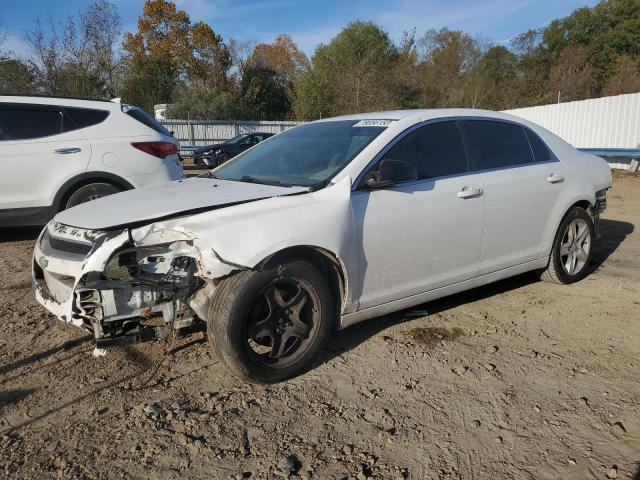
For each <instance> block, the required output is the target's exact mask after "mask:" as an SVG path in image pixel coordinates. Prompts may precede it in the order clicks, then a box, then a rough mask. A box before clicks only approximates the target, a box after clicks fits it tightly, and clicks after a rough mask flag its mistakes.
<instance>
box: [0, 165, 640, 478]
mask: <svg viewBox="0 0 640 480" xmlns="http://www.w3.org/2000/svg"><path fill="white" fill-rule="evenodd" d="M639 205H640V178H639V177H630V176H625V177H619V178H616V179H615V181H614V188H613V190H611V191H610V193H609V209H608V210H607V212H606V214H605V215H604V220H603V221H602V238H601V239H600V240H599V241H598V242H597V244H596V245H595V249H596V250H595V258H594V264H593V269H594V273H593V274H592V275H590V276H589V277H588V278H587V279H585V280H584V281H582V282H580V283H579V284H576V285H573V286H568V287H564V286H557V285H551V284H546V283H542V282H539V281H538V280H537V279H536V277H535V276H534V275H523V276H519V277H516V278H513V279H509V280H506V281H502V282H500V283H497V284H494V285H491V286H488V287H484V288H480V289H476V290H473V291H470V292H467V293H464V294H459V295H455V296H453V297H449V298H446V299H443V300H439V301H436V302H431V303H428V304H426V305H424V306H422V307H421V308H420V310H416V311H413V312H404V313H401V314H395V315H391V316H386V317H382V318H379V319H375V320H371V321H369V322H366V323H363V324H360V325H356V326H354V327H352V328H350V329H347V330H345V331H342V332H338V333H336V334H335V335H334V336H333V338H332V340H331V343H330V346H329V348H328V349H327V350H326V352H325V353H324V355H323V357H322V358H321V359H320V360H319V361H318V364H317V366H316V367H315V368H314V369H313V370H312V371H311V372H310V373H308V374H306V375H304V376H302V377H300V378H297V379H295V380H292V381H289V382H287V383H283V384H280V385H276V386H269V387H256V386H252V385H247V384H243V383H239V382H238V381H236V380H235V379H234V378H232V377H230V376H229V375H228V373H227V372H226V371H225V370H224V369H223V368H221V365H220V364H219V363H218V361H217V360H216V359H215V358H214V357H213V356H212V354H211V353H210V351H209V347H208V345H207V343H206V341H205V336H204V332H202V331H195V332H192V333H190V334H189V335H187V336H186V337H184V338H179V339H170V340H169V341H167V342H160V341H154V342H147V343H139V344H132V345H121V346H114V347H112V348H110V349H109V352H108V354H107V356H106V357H104V358H94V357H93V356H92V355H91V352H92V350H93V346H92V343H91V341H90V339H89V338H88V337H87V336H86V335H85V334H83V333H82V331H80V330H78V329H76V328H74V327H72V326H69V325H66V324H63V323H61V322H59V321H56V320H55V319H54V318H53V317H52V316H51V315H49V314H47V312H46V311H45V310H44V309H43V308H41V307H40V306H39V305H38V304H37V303H36V302H35V300H34V298H33V294H32V291H31V286H30V273H29V271H30V255H31V252H32V249H33V243H34V240H33V239H34V238H35V236H36V235H37V232H36V231H33V230H17V231H16V230H14V231H0V475H3V474H4V476H5V478H29V479H38V478H60V479H67V478H87V479H93V478H95V479H102V478H159V477H162V478H167V479H171V478H195V479H200V478H202V479H218V478H220V479H228V478H232V479H236V478H237V479H240V478H251V479H267V478H284V477H286V476H287V475H288V474H291V478H303V479H308V478H315V479H325V478H328V479H343V478H345V479H351V478H355V479H359V480H361V479H364V478H379V479H404V478H412V479H423V478H424V479H432V478H433V479H435V478H438V479H440V478H446V479H457V478H464V479H484V478H491V479H513V478H518V479H519V478H525V479H528V478H531V479H533V478H535V479H558V478H562V479H589V478H597V479H606V478H609V479H613V478H627V479H633V478H636V479H639V480H640V464H639V462H640V415H639V413H640V380H639V375H638V372H639V371H640V370H639V368H638V367H639V365H638V364H639V363H640V342H639V340H640V230H639V228H638V225H640V207H639Z"/></svg>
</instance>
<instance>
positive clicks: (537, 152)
mask: <svg viewBox="0 0 640 480" xmlns="http://www.w3.org/2000/svg"><path fill="white" fill-rule="evenodd" d="M525 132H526V133H527V138H528V139H529V143H530V144H531V151H532V152H533V157H534V158H535V160H536V162H550V161H551V158H552V157H551V152H550V151H549V148H548V147H547V146H546V145H545V144H544V143H543V141H542V140H540V137H538V136H537V135H536V134H535V133H533V132H532V131H531V130H528V129H525Z"/></svg>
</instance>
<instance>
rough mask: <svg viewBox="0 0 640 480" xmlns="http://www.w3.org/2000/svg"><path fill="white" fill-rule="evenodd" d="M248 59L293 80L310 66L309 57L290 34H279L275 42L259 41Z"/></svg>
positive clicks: (254, 64)
mask: <svg viewBox="0 0 640 480" xmlns="http://www.w3.org/2000/svg"><path fill="white" fill-rule="evenodd" d="M248 61H249V63H250V64H252V65H253V66H257V67H259V68H264V69H268V70H271V71H272V72H275V73H276V74H277V75H280V76H282V77H284V78H287V79H288V80H291V81H292V80H293V79H294V78H295V77H296V76H298V75H301V74H303V73H305V71H306V70H307V69H308V68H309V59H308V58H307V56H306V55H305V54H304V53H303V52H302V51H301V50H300V49H299V48H298V46H297V45H296V44H295V42H294V41H293V40H291V37H290V36H289V35H278V36H277V37H276V39H275V41H274V42H273V43H259V44H258V45H256V47H255V48H254V49H253V52H252V54H251V57H250V58H249V59H248Z"/></svg>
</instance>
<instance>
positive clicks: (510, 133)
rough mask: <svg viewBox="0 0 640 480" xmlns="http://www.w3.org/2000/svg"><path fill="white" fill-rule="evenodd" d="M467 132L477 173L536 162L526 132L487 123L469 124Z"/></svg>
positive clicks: (474, 168) (507, 126) (474, 121)
mask: <svg viewBox="0 0 640 480" xmlns="http://www.w3.org/2000/svg"><path fill="white" fill-rule="evenodd" d="M464 128H465V131H466V134H467V138H468V139H469V143H470V145H471V150H472V152H473V158H472V162H471V166H472V169H473V170H486V169H490V168H502V167H509V166H514V165H522V164H525V163H531V162H533V154H532V153H531V147H530V146H529V140H528V139H527V135H526V134H525V131H524V128H522V127H521V126H520V125H515V124H512V123H505V122H493V121H487V120H467V121H465V122H464Z"/></svg>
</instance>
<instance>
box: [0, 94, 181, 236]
mask: <svg viewBox="0 0 640 480" xmlns="http://www.w3.org/2000/svg"><path fill="white" fill-rule="evenodd" d="M177 152H178V141H177V140H176V139H175V138H173V137H172V136H171V134H170V133H169V132H168V131H167V130H166V129H165V128H164V127H163V126H162V125H161V124H160V123H158V122H157V121H156V120H155V119H154V118H153V117H151V116H150V115H148V114H147V113H146V112H145V111H144V110H141V109H140V108H138V107H134V106H131V105H125V104H120V103H118V102H115V101H106V100H104V101H102V100H84V99H73V98H54V97H43V96H17V95H4V96H0V165H2V174H1V175H0V226H6V225H44V224H45V223H46V222H47V221H48V220H49V219H50V218H51V217H53V216H54V215H55V214H56V213H57V212H59V211H61V210H64V209H66V208H69V207H73V206H75V205H78V204H80V203H84V202H88V201H90V200H94V199H96V198H99V197H104V196H106V195H111V194H112V193H117V192H121V191H123V190H130V189H133V188H138V187H143V186H146V185H153V184H158V183H164V182H168V181H171V180H177V179H179V178H182V176H183V170H182V164H181V163H180V160H179V158H178V155H177Z"/></svg>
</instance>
